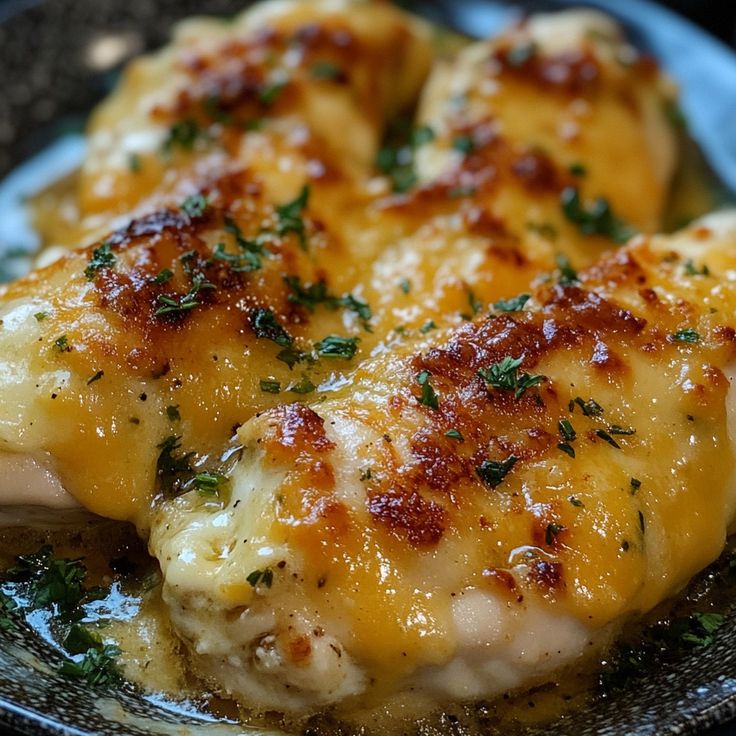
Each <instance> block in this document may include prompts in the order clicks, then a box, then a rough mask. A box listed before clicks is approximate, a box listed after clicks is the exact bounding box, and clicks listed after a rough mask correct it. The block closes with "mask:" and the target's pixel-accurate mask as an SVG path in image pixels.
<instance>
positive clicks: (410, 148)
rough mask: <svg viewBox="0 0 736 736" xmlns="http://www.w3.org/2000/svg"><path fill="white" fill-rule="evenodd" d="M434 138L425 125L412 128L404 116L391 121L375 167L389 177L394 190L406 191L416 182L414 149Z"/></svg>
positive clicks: (430, 130)
mask: <svg viewBox="0 0 736 736" xmlns="http://www.w3.org/2000/svg"><path fill="white" fill-rule="evenodd" d="M434 138H435V133H434V131H433V130H432V128H430V127H429V126H427V125H424V126H421V127H418V128H412V127H411V123H410V122H409V121H408V120H407V119H405V118H402V119H400V120H396V121H393V122H392V124H391V126H390V128H389V131H388V135H387V140H386V142H385V144H384V145H383V146H382V147H381V149H380V150H379V151H378V155H377V156H376V168H378V170H379V171H380V172H381V173H382V174H384V175H385V176H388V177H389V178H390V179H391V185H392V189H393V191H394V192H398V193H403V192H407V191H408V190H409V189H411V188H412V187H413V186H414V185H415V184H416V182H417V175H416V172H415V171H414V161H415V158H416V151H417V149H418V148H419V147H420V146H423V145H425V144H426V143H429V142H430V141H432V140H434Z"/></svg>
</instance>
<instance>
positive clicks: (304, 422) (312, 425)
mask: <svg viewBox="0 0 736 736" xmlns="http://www.w3.org/2000/svg"><path fill="white" fill-rule="evenodd" d="M269 416H271V417H273V419H274V421H275V424H276V437H277V441H278V443H279V444H280V445H281V446H282V447H284V448H287V449H289V450H291V451H294V452H295V453H298V454H301V453H313V452H315V453H323V452H328V451H329V450H332V449H333V448H334V447H335V443H334V442H332V440H330V439H328V437H327V435H326V434H325V427H324V425H325V421H324V419H322V417H321V416H319V414H317V413H316V412H315V411H314V410H313V409H310V408H309V407H308V406H305V405H304V404H298V403H297V404H287V405H283V406H277V407H275V408H274V409H271V411H270V412H269Z"/></svg>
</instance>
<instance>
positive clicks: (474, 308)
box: [468, 289, 483, 315]
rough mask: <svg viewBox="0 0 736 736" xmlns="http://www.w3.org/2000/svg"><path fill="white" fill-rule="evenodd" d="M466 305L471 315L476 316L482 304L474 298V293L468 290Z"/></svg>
mask: <svg viewBox="0 0 736 736" xmlns="http://www.w3.org/2000/svg"><path fill="white" fill-rule="evenodd" d="M468 305H469V306H470V311H471V312H472V314H474V315H476V314H478V312H480V310H481V309H483V302H482V301H481V300H480V299H478V297H476V295H475V292H474V291H473V290H472V289H468Z"/></svg>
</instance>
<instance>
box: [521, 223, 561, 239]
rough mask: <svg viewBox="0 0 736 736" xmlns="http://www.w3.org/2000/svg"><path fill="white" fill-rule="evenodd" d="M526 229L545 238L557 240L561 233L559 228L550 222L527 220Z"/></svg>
mask: <svg viewBox="0 0 736 736" xmlns="http://www.w3.org/2000/svg"><path fill="white" fill-rule="evenodd" d="M526 229H527V230H530V231H531V232H533V233H536V234H537V235H539V236H540V237H542V238H544V239H545V240H557V236H558V235H559V232H558V231H557V228H556V227H555V226H554V225H552V224H551V223H549V222H527V224H526Z"/></svg>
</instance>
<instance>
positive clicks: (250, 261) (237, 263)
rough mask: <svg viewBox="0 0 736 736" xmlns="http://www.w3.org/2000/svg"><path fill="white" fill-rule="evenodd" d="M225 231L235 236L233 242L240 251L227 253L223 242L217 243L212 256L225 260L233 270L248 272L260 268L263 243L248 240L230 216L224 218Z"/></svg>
mask: <svg viewBox="0 0 736 736" xmlns="http://www.w3.org/2000/svg"><path fill="white" fill-rule="evenodd" d="M224 222H225V231H226V232H228V233H230V234H231V235H232V236H233V237H234V238H235V243H236V245H237V246H238V248H239V249H240V253H228V252H227V251H226V250H225V244H224V243H218V244H217V246H216V247H215V251H214V253H213V257H214V258H216V259H217V260H219V261H227V262H228V263H229V264H230V268H231V269H232V270H233V271H238V272H248V271H257V270H258V269H259V268H261V258H262V256H263V252H264V251H263V245H262V243H261V242H260V241H259V240H249V239H248V238H246V237H245V236H244V235H243V231H242V230H241V229H240V228H239V227H238V225H237V223H236V222H235V221H234V220H233V219H232V218H230V217H225V218H224Z"/></svg>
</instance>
